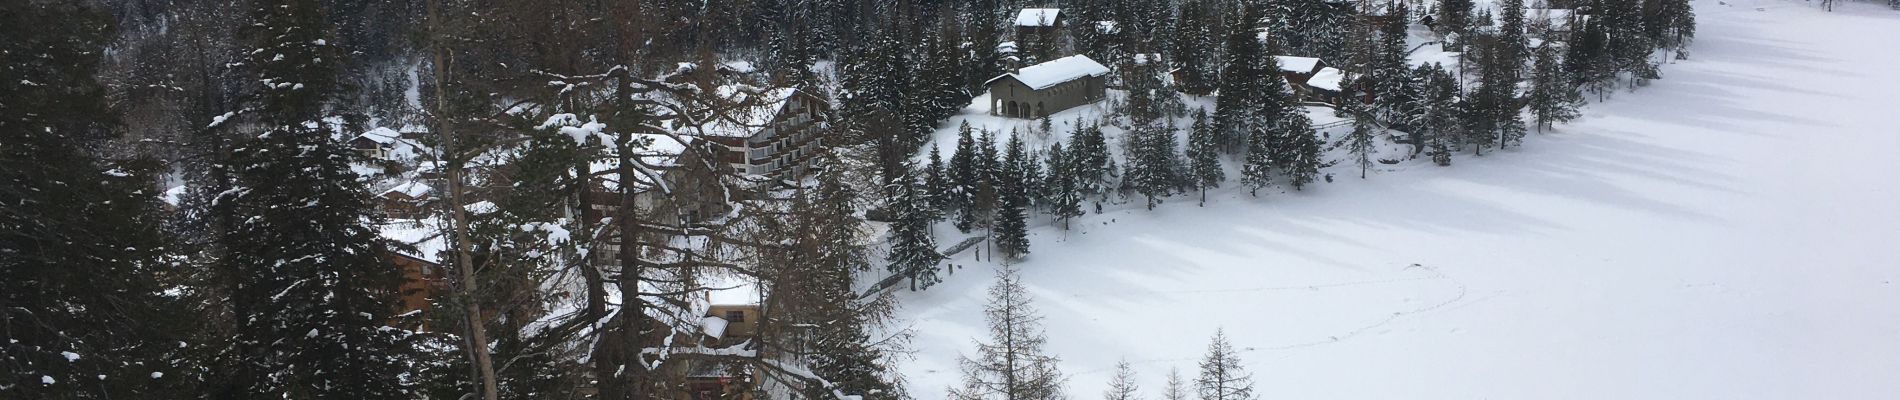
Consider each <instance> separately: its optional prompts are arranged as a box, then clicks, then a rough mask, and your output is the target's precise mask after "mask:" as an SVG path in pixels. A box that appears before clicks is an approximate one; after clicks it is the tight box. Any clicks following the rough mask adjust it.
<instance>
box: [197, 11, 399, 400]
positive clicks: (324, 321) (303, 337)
mask: <svg viewBox="0 0 1900 400" xmlns="http://www.w3.org/2000/svg"><path fill="white" fill-rule="evenodd" d="M321 7H322V6H321V5H320V4H319V3H318V2H317V1H314V0H293V1H288V2H281V3H271V4H259V5H257V8H256V9H255V10H254V14H253V18H254V20H253V21H255V23H254V24H253V25H252V27H251V29H253V31H252V32H250V33H249V34H248V35H247V36H249V37H252V38H255V40H257V42H256V46H257V47H256V49H255V50H254V51H253V52H251V55H252V61H251V63H252V65H253V66H254V68H256V71H257V72H258V73H259V75H260V77H259V79H258V80H257V82H260V83H261V84H262V87H260V88H258V91H257V94H256V98H255V100H254V102H253V103H252V108H253V109H255V110H256V117H257V126H259V127H261V129H262V130H263V132H261V133H260V134H258V135H256V138H255V139H253V140H251V141H250V142H248V143H244V144H242V145H240V146H239V147H238V148H237V149H235V150H234V151H233V164H234V165H236V170H235V176H236V181H237V184H238V189H237V190H233V191H231V192H228V193H227V194H225V195H224V196H222V198H221V199H219V204H220V207H221V209H220V210H218V211H219V212H223V213H227V214H228V215H244V216H249V218H243V219H239V220H238V221H237V222H235V223H234V224H233V226H232V229H233V230H232V232H231V234H230V235H229V236H228V237H227V238H226V239H227V243H225V244H226V246H228V249H227V251H228V252H229V253H228V255H227V256H226V257H225V259H223V260H220V263H222V264H224V265H225V267H223V268H226V269H228V270H231V271H237V274H238V276H239V279H238V281H237V285H236V288H235V290H234V292H233V293H234V300H233V304H235V305H237V309H236V310H234V311H235V312H236V317H237V320H238V321H239V322H240V326H239V328H238V330H237V333H238V335H237V349H236V350H237V354H239V355H240V357H244V358H245V360H246V361H247V362H246V364H248V365H249V367H248V368H243V369H241V370H240V371H237V373H238V374H239V376H240V377H241V378H239V381H240V382H246V383H247V384H248V386H247V387H244V388H241V389H238V390H241V391H243V392H245V393H249V396H250V397H282V398H345V397H348V398H383V399H393V398H406V397H410V396H411V394H412V393H411V392H412V390H411V385H412V383H410V382H405V381H403V380H402V379H401V374H402V373H403V372H404V371H405V369H406V368H407V365H408V364H409V362H410V360H409V359H408V358H409V356H408V354H410V353H411V352H409V351H407V350H406V349H404V348H403V345H402V344H401V343H399V342H398V341H399V340H400V339H401V337H400V335H401V334H402V333H401V332H400V331H396V330H390V329H385V328H384V327H383V324H384V322H385V321H388V320H389V317H390V315H391V309H390V307H389V304H391V303H392V301H393V300H394V297H393V296H392V295H393V294H395V289H396V287H397V279H398V276H397V275H396V269H394V268H391V267H390V266H389V264H388V263H387V262H386V261H385V260H384V259H383V255H382V251H383V250H382V245H381V244H380V243H379V241H380V238H379V237H378V236H377V233H376V229H377V228H378V226H377V223H378V222H379V221H380V220H381V218H380V217H379V216H378V213H375V212H374V210H373V209H372V208H371V207H372V206H371V204H370V194H369V193H368V191H367V188H365V187H363V186H362V184H361V183H359V182H358V180H357V177H358V176H357V174H356V172H354V171H352V170H351V168H350V165H349V159H350V157H351V156H352V155H353V153H352V152H351V151H350V150H349V149H348V147H346V145H345V144H344V143H342V141H341V140H339V139H338V138H339V137H345V136H344V135H341V134H340V133H343V132H348V129H350V127H351V125H352V124H350V123H348V122H349V121H351V119H350V118H346V117H345V116H339V115H336V114H333V110H332V109H331V107H330V106H331V105H333V104H334V103H335V101H336V100H337V98H338V96H340V95H341V94H342V93H343V92H344V91H345V87H344V84H343V83H342V82H341V80H340V79H339V78H338V75H339V73H340V72H341V66H342V59H341V57H342V52H341V51H340V50H339V49H337V47H336V45H335V44H333V43H330V42H329V41H328V40H327V39H326V38H325V35H324V32H325V30H326V26H328V25H327V24H326V23H325V22H324V19H323V9H322V8H321ZM339 121H340V122H342V123H339Z"/></svg>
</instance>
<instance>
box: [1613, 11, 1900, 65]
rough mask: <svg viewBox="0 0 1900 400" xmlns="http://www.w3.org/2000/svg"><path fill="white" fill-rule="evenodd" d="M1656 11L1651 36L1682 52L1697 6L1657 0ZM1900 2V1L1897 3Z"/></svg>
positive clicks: (1649, 24)
mask: <svg viewBox="0 0 1900 400" xmlns="http://www.w3.org/2000/svg"><path fill="white" fill-rule="evenodd" d="M1651 4H1654V5H1655V9H1656V10H1655V12H1653V13H1651V15H1652V17H1651V18H1650V19H1649V21H1647V22H1646V23H1645V25H1644V27H1645V28H1648V29H1649V31H1650V32H1651V34H1650V37H1651V39H1652V40H1655V41H1656V42H1657V44H1659V45H1661V46H1662V47H1664V48H1670V49H1674V50H1675V51H1676V52H1678V53H1680V52H1682V51H1683V47H1685V46H1688V44H1689V40H1690V39H1693V38H1695V8H1694V7H1692V6H1690V5H1689V0H1655V1H1652V2H1651ZM1896 4H1900V3H1896Z"/></svg>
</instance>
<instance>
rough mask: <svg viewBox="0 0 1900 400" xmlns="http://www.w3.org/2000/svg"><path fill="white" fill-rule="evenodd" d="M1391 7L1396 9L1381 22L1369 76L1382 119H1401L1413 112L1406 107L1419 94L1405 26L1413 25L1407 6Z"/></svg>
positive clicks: (1374, 101) (1390, 6) (1393, 120)
mask: <svg viewBox="0 0 1900 400" xmlns="http://www.w3.org/2000/svg"><path fill="white" fill-rule="evenodd" d="M1389 8H1390V9H1391V10H1393V11H1391V13H1392V14H1391V15H1389V17H1391V18H1392V20H1391V21H1389V22H1387V23H1385V24H1383V25H1380V29H1379V41H1378V45H1377V47H1376V49H1374V56H1373V61H1372V63H1373V64H1372V66H1371V68H1369V69H1370V70H1371V73H1370V74H1369V75H1368V77H1369V78H1370V79H1372V82H1373V83H1372V94H1373V104H1375V105H1376V106H1377V108H1378V112H1379V116H1380V118H1381V119H1384V120H1386V121H1390V122H1398V121H1401V120H1403V119H1405V118H1406V117H1408V116H1410V115H1412V114H1411V111H1412V110H1411V109H1409V108H1408V107H1407V106H1408V105H1411V104H1413V102H1414V101H1415V98H1416V97H1417V96H1418V93H1417V91H1416V88H1417V85H1416V84H1415V82H1414V80H1415V78H1414V77H1413V76H1412V69H1411V67H1410V63H1408V62H1406V54H1407V53H1408V49H1406V48H1405V41H1406V37H1407V36H1408V35H1407V34H1406V27H1407V26H1410V24H1411V22H1410V21H1408V20H1407V18H1408V14H1407V11H1406V7H1405V6H1403V5H1399V4H1391V5H1389ZM1400 125H1401V126H1404V124H1400Z"/></svg>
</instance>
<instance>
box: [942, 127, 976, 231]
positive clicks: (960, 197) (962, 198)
mask: <svg viewBox="0 0 1900 400" xmlns="http://www.w3.org/2000/svg"><path fill="white" fill-rule="evenodd" d="M979 156H981V154H979V153H978V152H977V150H976V137H975V136H973V130H972V129H971V128H970V122H969V121H964V122H963V125H962V126H960V127H958V128H957V153H956V154H951V155H950V170H949V171H948V172H946V174H947V175H949V178H950V179H949V180H950V188H949V190H948V191H947V192H948V193H949V194H950V196H949V198H948V199H947V201H946V203H948V204H949V206H950V208H951V209H954V210H955V211H956V215H957V219H956V223H955V225H956V227H957V230H959V231H963V232H964V233H969V232H970V229H974V228H976V222H977V220H978V219H980V217H981V215H980V214H979V213H978V212H977V205H976V195H977V192H978V191H980V190H981V188H980V187H979V186H980V184H981V182H982V180H983V177H982V176H981V175H980V174H979V172H980V171H979V168H981V167H982V165H981V164H979V161H977V157H979Z"/></svg>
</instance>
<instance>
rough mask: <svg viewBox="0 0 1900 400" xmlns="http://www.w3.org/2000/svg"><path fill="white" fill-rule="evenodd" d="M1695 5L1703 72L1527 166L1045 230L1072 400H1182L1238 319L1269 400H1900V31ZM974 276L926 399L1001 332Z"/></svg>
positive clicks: (924, 360) (1374, 180)
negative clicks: (1134, 388) (1178, 382)
mask: <svg viewBox="0 0 1900 400" xmlns="http://www.w3.org/2000/svg"><path fill="white" fill-rule="evenodd" d="M1696 11H1697V14H1698V15H1699V16H1700V21H1701V26H1700V28H1701V29H1700V32H1699V33H1700V35H1699V39H1698V40H1697V43H1696V44H1695V45H1694V47H1693V48H1692V49H1691V51H1692V56H1693V58H1692V59H1691V60H1689V61H1683V62H1678V63H1675V64H1671V65H1668V66H1666V67H1664V69H1663V74H1664V75H1665V79H1663V80H1660V81H1657V82H1656V83H1655V84H1654V85H1653V86H1651V87H1648V88H1645V89H1642V90H1640V91H1637V92H1634V93H1628V92H1624V93H1618V94H1616V95H1615V97H1614V98H1612V99H1611V100H1610V101H1609V102H1607V103H1596V104H1592V105H1591V106H1590V107H1589V108H1588V109H1586V111H1585V114H1586V116H1585V118H1583V119H1582V120H1580V121H1578V122H1577V123H1575V124H1571V125H1567V126H1563V127H1561V128H1560V130H1559V131H1557V132H1552V133H1544V134H1536V133H1533V134H1532V136H1531V137H1530V138H1529V139H1528V140H1527V141H1526V143H1527V144H1526V146H1524V147H1523V148H1520V149H1511V150H1506V151H1503V152H1498V153H1492V154H1487V155H1486V156H1484V157H1477V158H1473V157H1469V156H1464V157H1461V158H1459V159H1457V162H1456V165H1454V166H1452V167H1450V168H1440V167H1435V166H1432V165H1430V164H1429V163H1427V162H1424V161H1410V162H1407V163H1403V164H1399V165H1395V166H1388V165H1380V166H1379V168H1381V170H1380V171H1379V172H1378V173H1376V174H1374V175H1373V176H1372V177H1371V179H1367V180H1363V181H1362V180H1360V179H1357V174H1356V173H1349V172H1347V171H1346V170H1347V169H1350V167H1348V166H1345V165H1341V166H1337V167H1333V168H1331V169H1329V170H1328V172H1331V173H1333V174H1335V175H1336V176H1337V177H1338V178H1341V179H1338V181H1339V182H1337V183H1332V184H1321V185H1317V187H1316V188H1313V189H1310V190H1308V191H1306V192H1294V193H1283V192H1279V191H1275V192H1273V193H1263V194H1262V197H1261V198H1257V199H1256V198H1248V197H1246V194H1245V193H1244V192H1238V191H1235V190H1233V189H1232V188H1231V186H1234V185H1235V184H1234V182H1233V181H1232V180H1230V181H1229V186H1230V188H1229V189H1225V190H1223V191H1221V192H1218V193H1216V194H1215V195H1213V197H1214V198H1213V199H1211V200H1210V203H1209V204H1208V205H1207V206H1206V207H1204V208H1203V207H1195V206H1194V205H1193V202H1192V201H1191V200H1186V199H1182V200H1176V201H1171V202H1169V203H1168V204H1167V205H1164V206H1163V207H1161V208H1159V209H1156V210H1154V211H1145V210H1139V209H1128V210H1111V211H1109V212H1108V213H1106V214H1101V215H1090V216H1088V217H1085V218H1084V219H1082V220H1079V221H1077V224H1076V226H1077V229H1076V230H1074V231H1071V232H1068V233H1067V234H1064V233H1063V232H1061V231H1059V230H1055V229H1054V228H1051V227H1047V226H1044V227H1041V228H1038V229H1036V230H1034V231H1033V235H1034V237H1033V241H1034V245H1033V248H1032V251H1033V254H1031V255H1030V256H1029V258H1028V259H1027V260H1025V261H1024V262H1022V263H1020V264H1019V265H1018V266H1019V267H1020V268H1021V270H1022V273H1023V275H1024V277H1025V281H1026V282H1027V283H1028V284H1029V285H1030V287H1031V293H1032V294H1033V295H1035V296H1036V299H1037V301H1038V304H1037V305H1038V306H1039V307H1040V308H1041V311H1042V313H1043V314H1044V315H1045V317H1046V319H1045V321H1044V322H1045V324H1046V325H1047V328H1048V334H1049V335H1050V337H1051V341H1050V349H1049V350H1051V351H1052V352H1053V353H1055V354H1057V355H1059V356H1061V357H1062V358H1063V364H1062V368H1063V370H1064V371H1065V372H1067V373H1069V374H1071V381H1070V383H1069V389H1070V390H1069V394H1070V396H1072V397H1074V398H1078V399H1080V398H1093V397H1095V396H1099V395H1100V393H1101V391H1102V388H1103V387H1104V386H1105V383H1106V381H1107V380H1108V379H1109V377H1110V375H1111V373H1112V366H1113V364H1114V363H1115V362H1116V361H1117V360H1122V359H1126V360H1128V361H1130V362H1131V363H1133V364H1134V365H1135V367H1136V369H1137V371H1138V372H1139V373H1140V374H1141V376H1140V383H1141V384H1142V386H1143V389H1144V391H1145V392H1146V393H1145V394H1146V395H1147V397H1149V398H1156V397H1158V393H1157V391H1158V390H1159V388H1160V387H1161V386H1162V381H1163V376H1164V374H1165V373H1166V372H1167V370H1168V369H1170V368H1179V369H1181V371H1182V373H1183V374H1186V375H1189V376H1191V375H1192V374H1193V373H1194V368H1195V363H1196V361H1197V360H1198V358H1199V357H1200V356H1201V354H1202V353H1203V351H1204V349H1205V347H1206V340H1207V338H1208V337H1209V336H1210V335H1212V334H1213V332H1214V330H1215V329H1217V328H1225V329H1226V331H1227V334H1228V335H1229V336H1230V337H1231V338H1233V339H1234V341H1235V345H1236V346H1237V347H1238V348H1240V349H1242V352H1241V354H1240V355H1241V357H1242V358H1243V360H1244V361H1245V365H1246V366H1247V367H1248V368H1249V371H1251V372H1252V373H1253V374H1254V377H1255V379H1256V380H1257V389H1258V390H1259V393H1260V394H1261V396H1260V397H1261V398H1266V399H1285V398H1297V399H1315V398H1325V399H1333V398H1340V399H1394V398H1406V399H1485V398H1489V399H1742V398H1747V399H1878V398H1895V396H1900V257H1896V256H1894V252H1893V251H1892V250H1893V249H1892V248H1893V246H1895V245H1900V175H1896V173H1895V172H1894V171H1895V168H1894V167H1893V165H1894V163H1895V161H1896V159H1895V158H1894V155H1895V152H1896V150H1900V123H1896V122H1895V121H1900V119H1896V118H1895V115H1894V112H1895V111H1900V109H1896V108H1895V106H1896V105H1900V74H1895V73H1893V71H1895V66H1896V65H1900V40H1891V39H1892V38H1900V12H1894V11H1890V10H1885V9H1884V8H1882V7H1878V6H1871V5H1864V4H1848V5H1844V6H1842V7H1841V8H1840V9H1839V10H1837V11H1836V12H1833V13H1824V12H1821V11H1819V10H1817V9H1816V8H1815V6H1814V4H1813V3H1807V2H1800V1H1781V0H1728V1H1726V4H1722V3H1718V2H1716V1H1712V0H1711V1H1697V2H1696ZM1058 121H1061V119H1060V118H1058ZM942 143H944V144H945V145H946V146H945V147H950V146H951V145H953V144H954V141H948V142H942ZM945 150H949V149H948V148H946V149H945ZM1353 172H1356V171H1353ZM1230 178H1231V177H1230ZM944 241H945V242H950V241H953V240H950V239H944ZM951 262H952V263H956V264H961V265H967V266H970V267H969V268H968V269H966V270H963V271H958V272H957V273H956V275H955V276H952V277H950V278H949V280H948V281H947V282H945V283H943V284H941V285H939V286H937V287H933V288H931V289H930V290H928V291H924V292H906V293H902V294H900V296H901V297H900V298H901V299H902V303H903V304H904V307H905V308H904V309H903V310H902V312H901V313H900V315H902V316H903V318H904V320H903V321H901V323H902V324H904V325H906V326H908V327H910V328H913V329H914V331H915V333H916V334H917V336H916V338H915V341H914V342H913V343H912V344H911V347H912V348H913V349H915V350H916V354H915V358H914V359H912V360H909V361H906V362H904V365H903V367H902V370H903V372H904V373H905V374H906V375H907V378H908V379H909V381H910V384H911V386H912V392H913V394H915V395H916V396H918V397H919V398H922V399H937V398H941V397H942V396H943V388H945V387H947V386H949V385H951V384H954V383H955V382H957V380H958V372H957V368H956V357H957V355H958V354H959V353H969V352H971V351H972V350H973V347H974V346H973V345H972V340H973V339H975V338H979V337H983V336H985V331H984V328H983V323H982V317H981V310H980V307H981V305H982V301H983V289H984V287H985V286H986V285H988V284H989V282H990V280H991V279H990V272H988V270H989V269H990V267H989V266H988V264H986V263H982V262H976V261H973V260H971V259H970V258H969V254H967V253H966V254H964V255H962V256H960V257H959V258H957V259H955V260H951Z"/></svg>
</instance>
